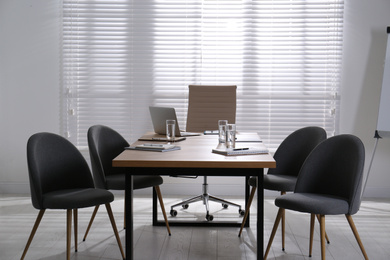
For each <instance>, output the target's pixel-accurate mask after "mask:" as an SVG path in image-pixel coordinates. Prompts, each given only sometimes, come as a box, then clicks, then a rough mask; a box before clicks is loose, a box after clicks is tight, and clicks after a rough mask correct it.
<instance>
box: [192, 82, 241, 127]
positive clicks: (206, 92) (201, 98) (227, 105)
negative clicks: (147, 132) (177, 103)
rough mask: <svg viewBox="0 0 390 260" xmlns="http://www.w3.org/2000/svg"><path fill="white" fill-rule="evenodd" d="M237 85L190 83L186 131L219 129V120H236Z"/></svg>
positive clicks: (231, 122)
mask: <svg viewBox="0 0 390 260" xmlns="http://www.w3.org/2000/svg"><path fill="white" fill-rule="evenodd" d="M236 89H237V86H201V85H190V86H189V94H188V113H187V126H186V131H189V132H203V131H205V130H216V129H218V120H221V119H225V120H228V122H229V123H230V124H234V123H235V122H236Z"/></svg>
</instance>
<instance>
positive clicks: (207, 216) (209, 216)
mask: <svg viewBox="0 0 390 260" xmlns="http://www.w3.org/2000/svg"><path fill="white" fill-rule="evenodd" d="M213 219H214V217H213V215H208V214H207V215H206V220H207V221H213Z"/></svg>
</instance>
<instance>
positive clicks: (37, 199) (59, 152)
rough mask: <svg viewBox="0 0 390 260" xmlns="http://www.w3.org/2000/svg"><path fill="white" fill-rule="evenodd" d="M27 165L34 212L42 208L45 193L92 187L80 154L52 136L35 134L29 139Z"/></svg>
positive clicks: (57, 137)
mask: <svg viewBox="0 0 390 260" xmlns="http://www.w3.org/2000/svg"><path fill="white" fill-rule="evenodd" d="M27 165H28V172H29V178H30V190H31V199H32V204H33V206H34V207H35V208H37V209H43V203H42V196H43V195H44V194H45V193H48V192H53V191H58V190H64V189H79V188H93V187H94V184H93V180H92V175H91V171H90V170H89V167H88V164H87V162H86V161H85V159H84V157H83V156H82V154H81V153H80V152H79V150H78V149H77V148H76V147H75V146H74V145H73V144H72V143H71V142H69V141H68V140H67V139H65V138H64V137H62V136H59V135H56V134H52V133H37V134H34V135H32V136H31V137H30V138H29V140H28V142H27Z"/></svg>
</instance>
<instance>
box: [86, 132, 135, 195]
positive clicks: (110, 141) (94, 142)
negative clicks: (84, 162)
mask: <svg viewBox="0 0 390 260" xmlns="http://www.w3.org/2000/svg"><path fill="white" fill-rule="evenodd" d="M127 146H129V143H128V142H127V141H126V140H125V139H124V138H123V137H122V135H120V134H119V133H118V132H116V131H115V130H113V129H111V128H109V127H107V126H103V125H94V126H91V127H90V128H89V129H88V148H89V155H90V157H91V167H92V173H93V177H94V181H95V186H96V187H97V188H100V189H107V188H108V187H107V183H106V176H108V175H113V174H120V173H123V169H121V168H115V167H112V160H113V159H114V158H115V157H116V156H118V155H119V154H120V153H121V152H123V149H124V148H125V147H127Z"/></svg>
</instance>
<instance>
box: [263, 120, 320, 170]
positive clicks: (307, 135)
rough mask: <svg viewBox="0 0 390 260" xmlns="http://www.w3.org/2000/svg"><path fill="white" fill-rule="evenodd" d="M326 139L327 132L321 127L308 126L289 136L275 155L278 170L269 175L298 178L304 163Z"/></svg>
mask: <svg viewBox="0 0 390 260" xmlns="http://www.w3.org/2000/svg"><path fill="white" fill-rule="evenodd" d="M325 139H326V132H325V130H324V129H323V128H321V127H316V126H308V127H304V128H301V129H298V130H296V131H294V132H293V133H291V134H290V135H289V136H287V137H286V138H285V139H284V140H283V142H282V143H281V144H280V145H279V147H278V149H277V150H276V152H275V154H274V159H275V161H276V164H277V165H276V168H271V169H269V170H268V174H281V175H290V176H298V174H299V171H300V170H301V167H302V164H303V162H304V161H305V160H306V158H307V156H308V155H309V154H310V152H311V151H312V150H313V149H314V148H315V147H316V146H317V145H318V144H319V143H321V142H322V141H324V140H325Z"/></svg>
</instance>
